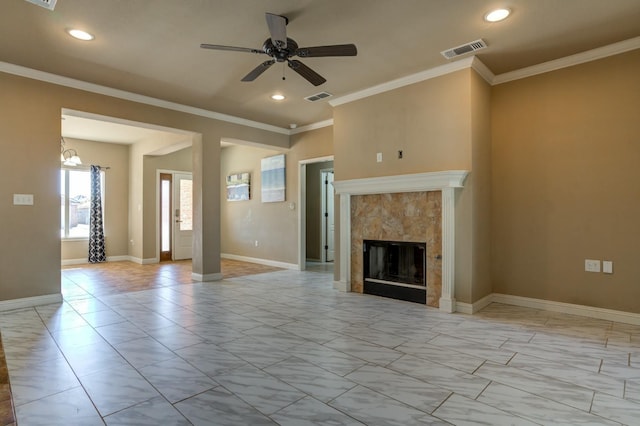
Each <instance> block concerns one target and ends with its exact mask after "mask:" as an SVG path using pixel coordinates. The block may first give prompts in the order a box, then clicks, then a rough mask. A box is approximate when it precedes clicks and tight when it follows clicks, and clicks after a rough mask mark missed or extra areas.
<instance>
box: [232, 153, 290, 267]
mask: <svg viewBox="0 0 640 426" xmlns="http://www.w3.org/2000/svg"><path fill="white" fill-rule="evenodd" d="M277 154H279V152H278V151H274V150H267V149H261V148H255V147H247V146H231V147H226V148H223V149H222V157H221V158H222V160H221V165H222V167H221V170H220V173H221V176H220V182H221V185H222V188H221V195H222V198H223V199H222V201H221V206H222V207H221V211H220V221H221V224H222V252H223V253H226V254H233V255H238V256H247V257H253V258H258V259H268V260H274V261H279V262H287V263H297V244H296V240H295V236H296V234H297V232H296V226H297V209H296V210H291V209H290V208H289V205H290V203H291V202H292V200H291V194H293V193H295V187H294V188H292V186H293V185H294V182H293V181H292V179H291V178H290V177H289V174H290V170H291V164H290V162H289V161H287V164H286V166H287V168H286V171H285V177H286V186H287V187H286V195H285V198H286V201H284V202H275V203H263V202H262V199H261V192H260V191H261V187H262V186H261V185H262V182H261V179H260V160H261V159H262V158H265V157H271V156H273V155H277ZM285 155H286V154H285ZM285 158H286V157H285ZM240 172H249V173H251V186H250V197H251V199H250V200H248V201H227V199H226V188H225V181H226V177H227V176H228V175H230V174H236V173H240ZM295 186H296V187H297V185H295ZM256 241H257V242H258V246H257V247H256V245H255V242H256Z"/></svg>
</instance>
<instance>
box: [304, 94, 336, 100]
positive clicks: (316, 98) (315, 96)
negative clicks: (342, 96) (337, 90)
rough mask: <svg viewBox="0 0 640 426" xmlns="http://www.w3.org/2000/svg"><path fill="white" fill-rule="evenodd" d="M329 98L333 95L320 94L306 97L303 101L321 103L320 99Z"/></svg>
mask: <svg viewBox="0 0 640 426" xmlns="http://www.w3.org/2000/svg"><path fill="white" fill-rule="evenodd" d="M331 96H333V95H332V94H331V93H329V92H320V93H316V94H315V95H311V96H307V97H306V98H304V99H305V100H307V101H309V102H317V101H321V100H322V99H327V98H329V97H331Z"/></svg>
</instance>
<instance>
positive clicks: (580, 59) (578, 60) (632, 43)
mask: <svg viewBox="0 0 640 426" xmlns="http://www.w3.org/2000/svg"><path fill="white" fill-rule="evenodd" d="M635 49H640V36H639V37H634V38H630V39H628V40H624V41H620V42H618V43H613V44H610V45H607V46H603V47H598V48H596V49H592V50H587V51H585V52H580V53H576V54H575V55H571V56H566V57H564V58H560V59H555V60H553V61H548V62H543V63H541V64H538V65H533V66H530V67H526V68H522V69H519V70H515V71H511V72H506V73H503V74H498V75H497V76H495V78H494V79H493V82H492V85H498V84H502V83H507V82H509V81H514V80H520V79H522V78H527V77H533V76H534V75H538V74H543V73H547V72H551V71H556V70H559V69H562V68H568V67H572V66H574V65H579V64H584V63H586V62H591V61H596V60H598V59H603V58H606V57H609V56H613V55H618V54H620V53H624V52H629V51H631V50H635Z"/></svg>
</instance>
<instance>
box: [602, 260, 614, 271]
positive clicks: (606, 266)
mask: <svg viewBox="0 0 640 426" xmlns="http://www.w3.org/2000/svg"><path fill="white" fill-rule="evenodd" d="M602 272H604V273H605V274H613V261H612V260H603V261H602Z"/></svg>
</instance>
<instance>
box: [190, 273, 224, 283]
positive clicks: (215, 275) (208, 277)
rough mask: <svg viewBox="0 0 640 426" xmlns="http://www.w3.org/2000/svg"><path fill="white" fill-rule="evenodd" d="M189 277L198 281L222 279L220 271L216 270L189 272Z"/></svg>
mask: <svg viewBox="0 0 640 426" xmlns="http://www.w3.org/2000/svg"><path fill="white" fill-rule="evenodd" d="M191 279H193V280H194V281H198V282H210V281H220V280H221V279H222V274H221V273H220V272H216V273H213V274H204V275H203V274H196V273H195V272H192V273H191Z"/></svg>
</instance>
